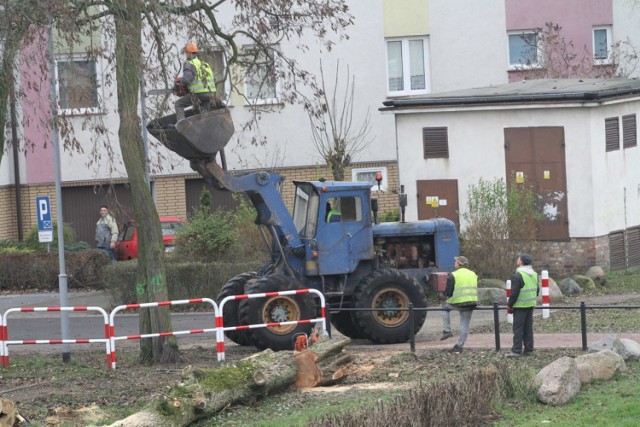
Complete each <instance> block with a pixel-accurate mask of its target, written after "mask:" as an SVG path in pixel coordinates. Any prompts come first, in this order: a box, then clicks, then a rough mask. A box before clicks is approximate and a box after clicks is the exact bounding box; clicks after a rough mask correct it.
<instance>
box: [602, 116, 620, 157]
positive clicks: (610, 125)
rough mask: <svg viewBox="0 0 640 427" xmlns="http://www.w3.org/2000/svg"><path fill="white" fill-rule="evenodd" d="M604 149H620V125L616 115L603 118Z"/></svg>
mask: <svg viewBox="0 0 640 427" xmlns="http://www.w3.org/2000/svg"><path fill="white" fill-rule="evenodd" d="M604 130H605V141H606V151H615V150H619V149H620V126H619V121H618V118H617V117H609V118H608V119H604Z"/></svg>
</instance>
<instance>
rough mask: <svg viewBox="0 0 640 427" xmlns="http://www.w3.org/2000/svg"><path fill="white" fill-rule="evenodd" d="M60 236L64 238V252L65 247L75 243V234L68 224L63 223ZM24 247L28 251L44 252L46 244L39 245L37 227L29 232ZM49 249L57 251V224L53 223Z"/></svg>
mask: <svg viewBox="0 0 640 427" xmlns="http://www.w3.org/2000/svg"><path fill="white" fill-rule="evenodd" d="M62 230H63V231H62V235H63V237H64V244H65V250H67V245H73V244H75V243H76V240H77V238H76V232H75V231H74V229H73V227H71V225H70V224H67V223H64V224H63V226H62ZM24 242H25V246H26V247H27V248H29V249H32V250H36V251H46V250H47V243H40V241H39V240H38V227H34V228H32V229H31V231H30V232H29V235H28V236H27V238H26V239H25V241H24ZM49 248H50V249H51V250H52V251H57V250H58V224H57V223H55V222H54V223H53V242H51V243H49Z"/></svg>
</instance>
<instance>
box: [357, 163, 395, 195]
mask: <svg viewBox="0 0 640 427" xmlns="http://www.w3.org/2000/svg"><path fill="white" fill-rule="evenodd" d="M378 172H380V173H381V174H382V181H380V190H383V191H384V190H386V189H387V168H386V167H379V168H353V169H352V170H351V180H352V181H355V182H373V183H374V185H373V186H372V187H371V191H376V190H378V182H377V181H376V174H377V173H378Z"/></svg>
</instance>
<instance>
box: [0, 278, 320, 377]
mask: <svg viewBox="0 0 640 427" xmlns="http://www.w3.org/2000/svg"><path fill="white" fill-rule="evenodd" d="M304 294H314V295H316V296H317V297H318V298H319V299H320V317H317V318H313V319H301V320H296V321H286V322H271V323H262V324H252V325H240V326H227V327H225V326H224V318H223V316H222V313H223V308H224V304H225V303H226V302H227V301H229V300H244V299H252V298H271V297H275V296H285V295H304ZM197 303H208V304H211V306H212V307H213V311H214V322H213V327H212V328H204V329H190V330H182V331H165V332H159V333H152V334H136V335H121V336H118V335H116V328H115V317H116V314H117V313H119V312H121V311H123V310H133V309H140V308H158V307H167V306H175V305H183V304H197ZM61 311H76V312H80V311H98V312H100V313H101V314H102V316H103V318H104V321H105V330H104V332H105V337H104V338H82V339H26V340H9V328H8V325H7V319H8V316H9V314H10V313H13V312H23V313H24V312H30V313H36V312H61ZM326 313H327V311H326V306H325V299H324V295H322V293H321V292H320V291H318V290H316V289H298V290H293V291H281V292H266V293H260V294H245V295H234V296H229V297H226V298H225V299H223V300H222V302H221V304H220V306H218V305H217V304H216V303H215V301H213V300H212V299H210V298H194V299H186V300H175V301H160V302H149V303H141V304H126V305H120V306H117V307H115V308H114V309H113V310H112V311H111V313H110V314H109V315H107V313H106V311H105V310H103V309H102V308H100V307H88V306H76V307H22V308H10V309H8V310H6V311H5V313H4V315H2V314H1V313H0V365H1V366H3V367H5V368H8V367H9V345H19V344H22V345H25V344H89V343H105V347H106V354H107V368H108V369H116V341H120V340H139V339H143V338H153V337H166V336H178V335H192V334H203V333H207V332H215V333H216V352H217V353H218V361H224V360H225V354H224V331H230V330H239V331H241V330H249V329H255V328H267V327H275V326H283V325H292V324H311V323H313V324H316V323H321V324H322V334H323V335H328V332H327V330H328V329H327V322H326Z"/></svg>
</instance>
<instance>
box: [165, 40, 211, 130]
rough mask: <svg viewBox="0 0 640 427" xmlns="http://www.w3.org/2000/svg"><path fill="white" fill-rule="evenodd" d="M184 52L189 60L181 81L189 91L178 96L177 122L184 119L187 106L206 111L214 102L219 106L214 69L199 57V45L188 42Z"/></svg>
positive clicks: (184, 67) (183, 70) (176, 103)
mask: <svg viewBox="0 0 640 427" xmlns="http://www.w3.org/2000/svg"><path fill="white" fill-rule="evenodd" d="M184 52H185V54H186V55H187V62H185V63H184V66H183V68H182V79H181V80H180V83H181V84H182V85H184V86H186V87H187V89H188V92H189V93H187V94H186V95H184V96H182V97H180V98H178V100H177V101H176V102H175V104H174V105H175V107H176V122H178V121H180V120H182V119H184V109H185V108H187V107H190V106H193V107H194V108H195V109H198V110H200V109H202V110H205V111H206V110H208V109H209V107H210V106H211V104H212V103H213V104H214V105H215V106H216V107H218V105H217V104H218V102H217V98H216V83H215V80H214V76H213V70H212V69H211V67H210V66H209V64H207V63H206V62H204V61H201V60H200V59H199V58H198V46H197V45H196V44H195V43H188V44H187V45H186V46H185V48H184Z"/></svg>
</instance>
